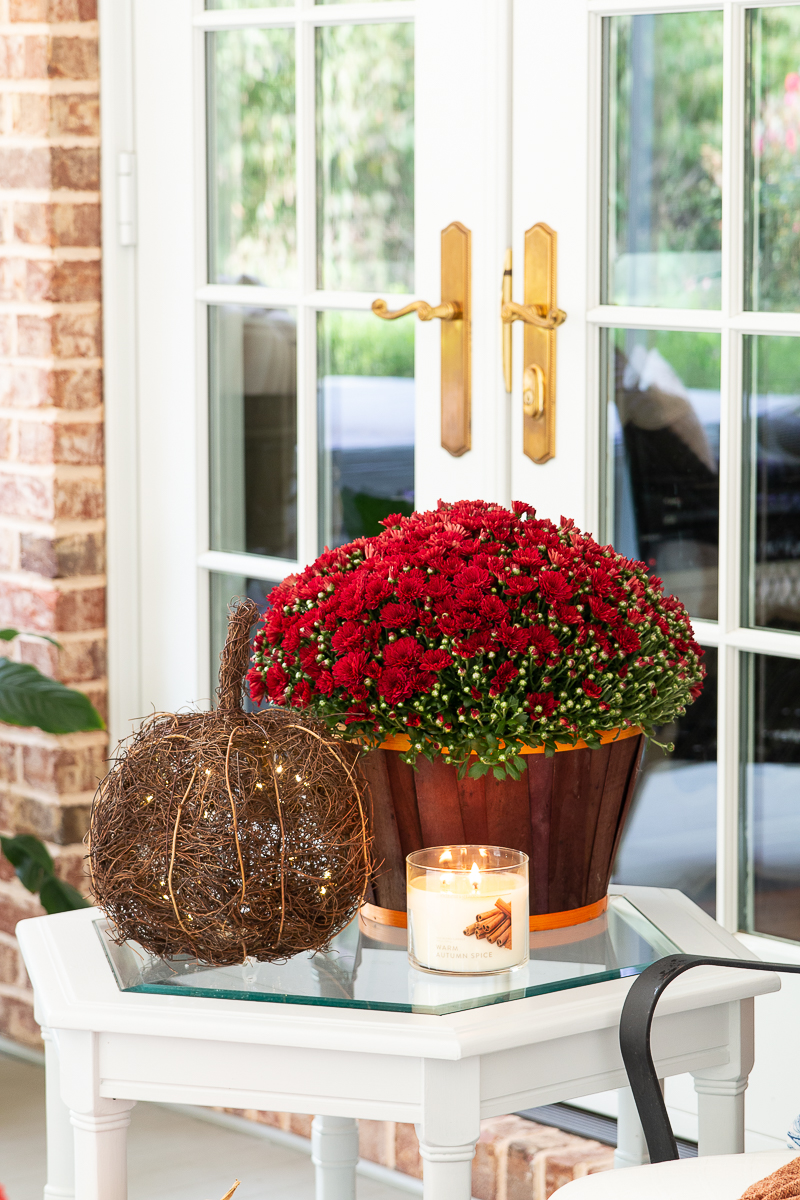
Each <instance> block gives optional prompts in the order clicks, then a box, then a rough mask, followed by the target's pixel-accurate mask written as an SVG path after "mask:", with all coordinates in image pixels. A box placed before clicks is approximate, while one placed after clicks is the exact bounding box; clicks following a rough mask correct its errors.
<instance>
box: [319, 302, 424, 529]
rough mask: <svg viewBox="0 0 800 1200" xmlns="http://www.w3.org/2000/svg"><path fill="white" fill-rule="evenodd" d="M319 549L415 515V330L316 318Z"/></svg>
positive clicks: (357, 318)
mask: <svg viewBox="0 0 800 1200" xmlns="http://www.w3.org/2000/svg"><path fill="white" fill-rule="evenodd" d="M317 319H318V326H317V357H318V377H319V487H320V493H319V494H320V546H342V545H344V543H345V542H349V541H351V540H352V538H355V537H362V536H365V535H371V534H375V533H380V532H381V526H380V525H379V524H378V522H379V521H381V520H382V519H383V518H384V517H388V516H389V514H390V513H404V514H406V515H408V514H409V513H411V512H413V509H414V325H413V323H412V322H411V321H397V322H396V323H395V322H392V323H385V322H383V321H378V320H377V319H376V318H375V317H374V316H373V315H372V313H349V312H326V313H320V314H319V316H318V318H317Z"/></svg>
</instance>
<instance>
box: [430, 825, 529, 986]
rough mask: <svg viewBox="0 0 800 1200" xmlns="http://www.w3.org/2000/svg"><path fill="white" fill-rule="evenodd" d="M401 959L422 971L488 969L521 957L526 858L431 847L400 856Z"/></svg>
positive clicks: (492, 850)
mask: <svg viewBox="0 0 800 1200" xmlns="http://www.w3.org/2000/svg"><path fill="white" fill-rule="evenodd" d="M406 891H407V903H408V957H409V959H410V961H411V964H412V966H414V967H417V968H420V969H421V970H424V971H437V972H444V973H447V974H454V975H455V974H458V975H489V974H495V973H496V972H498V971H508V970H510V969H511V968H512V967H518V966H521V965H522V964H523V963H526V962H527V961H528V941H529V939H528V856H527V855H526V854H523V853H522V852H521V851H519V850H509V849H507V848H505V847H504V846H477V845H474V846H473V845H470V846H434V847H431V848H428V849H426V850H416V851H415V852H414V853H413V854H409V855H408V857H407V859H406Z"/></svg>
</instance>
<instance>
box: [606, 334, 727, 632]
mask: <svg viewBox="0 0 800 1200" xmlns="http://www.w3.org/2000/svg"><path fill="white" fill-rule="evenodd" d="M605 355H606V367H605V370H604V376H605V380H606V394H607V407H606V413H607V417H606V419H607V455H608V457H607V460H606V472H605V477H606V487H605V491H606V513H607V517H606V532H605V534H604V536H606V537H609V538H610V540H611V541H612V542H613V544H614V546H615V547H616V548H617V550H619V551H620V552H621V553H622V554H625V555H627V556H628V557H629V558H635V559H640V560H642V561H643V562H645V563H646V564H647V566H648V568H649V569H650V570H651V571H652V572H653V573H654V574H656V575H659V576H660V577H661V578H662V579H663V581H664V585H665V588H666V590H667V592H668V593H670V594H674V595H676V596H678V597H679V598H680V599H681V600H682V601H683V603H684V604H685V605H686V607H687V608H688V610H689V612H690V613H691V614H692V616H694V617H707V618H710V619H711V620H716V616H717V575H718V571H717V564H718V559H719V415H720V390H719V389H720V383H719V378H720V376H719V372H720V337H719V334H716V333H671V332H668V333H664V332H654V331H651V330H639V329H615V330H609V331H608V333H607V334H606V335H605Z"/></svg>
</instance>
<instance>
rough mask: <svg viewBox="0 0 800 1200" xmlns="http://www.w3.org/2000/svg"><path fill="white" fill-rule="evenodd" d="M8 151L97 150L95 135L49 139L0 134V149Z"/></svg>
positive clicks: (40, 135) (97, 140)
mask: <svg viewBox="0 0 800 1200" xmlns="http://www.w3.org/2000/svg"><path fill="white" fill-rule="evenodd" d="M2 148H5V149H8V150H52V149H54V148H55V149H56V150H99V149H100V138H99V137H97V136H96V135H95V134H91V135H90V134H78V133H56V134H53V135H52V136H51V137H45V136H44V135H43V134H32V133H27V134H23V133H0V149H2Z"/></svg>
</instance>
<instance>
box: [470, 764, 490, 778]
mask: <svg viewBox="0 0 800 1200" xmlns="http://www.w3.org/2000/svg"><path fill="white" fill-rule="evenodd" d="M488 770H489V764H488V763H485V762H476V763H473V764H472V766H471V767H470V769H469V777H470V779H480V778H481V776H482V775H485V774H486V772H487V771H488Z"/></svg>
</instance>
